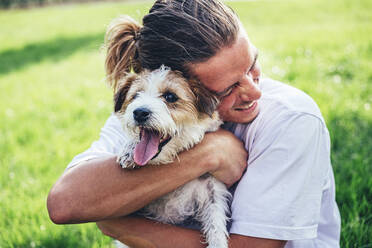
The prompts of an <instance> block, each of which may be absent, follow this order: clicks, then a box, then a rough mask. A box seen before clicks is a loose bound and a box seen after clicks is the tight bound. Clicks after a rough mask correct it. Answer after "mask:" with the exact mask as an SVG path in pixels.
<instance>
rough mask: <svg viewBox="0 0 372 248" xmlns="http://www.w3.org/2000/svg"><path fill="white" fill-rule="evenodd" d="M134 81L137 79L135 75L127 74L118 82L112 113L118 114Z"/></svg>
mask: <svg viewBox="0 0 372 248" xmlns="http://www.w3.org/2000/svg"><path fill="white" fill-rule="evenodd" d="M136 79H137V74H133V73H131V74H128V75H127V76H126V77H124V78H123V79H122V80H120V82H119V85H118V87H117V89H116V91H115V94H114V111H115V112H118V111H119V110H120V109H121V107H122V106H123V103H124V101H125V98H126V97H127V93H128V91H129V89H130V87H131V85H132V83H133V81H134V80H136Z"/></svg>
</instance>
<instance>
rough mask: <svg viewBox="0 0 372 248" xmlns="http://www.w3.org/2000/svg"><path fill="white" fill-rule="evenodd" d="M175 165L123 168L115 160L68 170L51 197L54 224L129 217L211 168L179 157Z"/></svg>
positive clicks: (92, 163)
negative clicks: (192, 164) (191, 164)
mask: <svg viewBox="0 0 372 248" xmlns="http://www.w3.org/2000/svg"><path fill="white" fill-rule="evenodd" d="M180 161H181V162H182V166H180V162H179V161H178V160H176V161H175V162H174V163H172V164H167V165H161V166H145V167H143V168H140V169H134V170H129V169H122V168H120V166H119V165H118V164H117V163H116V157H114V156H112V157H108V158H103V159H95V160H91V161H88V162H85V163H84V164H80V165H77V166H76V168H71V169H70V170H69V171H67V172H66V173H65V174H64V175H63V176H62V177H61V178H60V179H59V180H58V181H57V183H56V184H55V185H54V186H53V188H52V190H51V191H50V193H49V196H48V202H47V203H48V210H49V214H50V217H51V219H52V220H53V221H54V222H55V223H59V224H61V223H80V222H89V221H98V220H103V219H109V218H114V217H119V216H123V215H127V214H130V213H132V212H134V211H136V210H138V209H140V208H142V207H143V206H145V205H146V204H148V203H150V202H151V201H152V200H154V199H156V198H158V197H160V196H162V195H164V194H166V193H168V192H170V191H172V190H174V189H175V188H177V187H178V186H180V185H183V184H185V183H186V182H188V181H190V180H192V179H194V178H197V177H198V176H200V175H202V174H204V173H206V172H207V171H208V168H206V167H203V166H200V167H198V166H189V163H195V161H192V160H190V159H189V157H188V156H180Z"/></svg>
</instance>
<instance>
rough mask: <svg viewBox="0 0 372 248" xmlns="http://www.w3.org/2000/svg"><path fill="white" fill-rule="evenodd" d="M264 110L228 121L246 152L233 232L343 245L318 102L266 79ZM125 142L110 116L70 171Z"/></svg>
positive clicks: (300, 244)
mask: <svg viewBox="0 0 372 248" xmlns="http://www.w3.org/2000/svg"><path fill="white" fill-rule="evenodd" d="M260 87H261V89H262V93H263V94H262V97H261V99H260V100H259V107H260V113H259V115H258V116H257V118H256V119H255V120H254V121H253V122H251V123H249V124H233V123H226V124H225V125H224V127H225V128H226V129H229V130H230V131H232V132H234V134H235V135H236V136H237V137H238V138H240V139H241V140H242V141H243V142H244V143H245V147H246V149H247V151H248V153H249V158H248V167H247V171H246V172H245V173H244V175H243V177H242V178H241V180H240V181H239V183H238V184H237V186H236V188H235V192H234V197H233V201H232V203H231V211H232V216H231V219H232V223H231V227H230V233H234V234H240V235H245V236H252V237H260V238H269V239H279V240H288V242H287V244H286V246H285V248H313V247H319V248H331V247H332V248H335V247H339V235H340V215H339V212H338V208H337V204H336V202H335V184H334V178H333V171H332V166H331V162H330V140H329V133H328V130H327V127H326V125H325V122H324V120H323V118H322V116H321V113H320V111H319V109H318V107H317V105H316V103H315V102H314V101H313V100H312V99H311V98H310V97H309V96H308V95H306V94H305V93H303V92H302V91H300V90H298V89H296V88H293V87H291V86H288V85H285V84H283V83H280V82H277V81H274V80H271V79H262V80H261V82H260ZM125 140H126V137H125V134H124V133H123V131H122V128H121V124H120V122H119V120H118V119H117V118H116V117H115V116H114V115H112V116H110V118H109V119H108V120H107V122H106V124H105V125H104V127H103V128H102V130H101V134H100V139H99V140H98V141H96V142H94V143H93V144H92V146H91V147H90V148H89V149H88V150H87V151H85V152H83V153H81V154H79V155H77V156H76V157H75V158H74V159H73V160H72V161H71V163H70V164H69V165H68V168H70V167H72V166H74V165H76V164H78V163H80V162H82V161H86V160H89V159H93V158H97V157H102V156H107V155H112V154H118V153H119V152H120V148H121V147H122V145H123V144H124V142H125Z"/></svg>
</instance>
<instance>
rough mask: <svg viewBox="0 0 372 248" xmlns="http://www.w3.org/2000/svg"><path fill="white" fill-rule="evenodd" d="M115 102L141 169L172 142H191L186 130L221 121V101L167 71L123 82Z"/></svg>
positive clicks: (126, 79) (144, 74)
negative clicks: (185, 140) (219, 104)
mask: <svg viewBox="0 0 372 248" xmlns="http://www.w3.org/2000/svg"><path fill="white" fill-rule="evenodd" d="M114 102H115V112H116V114H117V115H118V117H119V119H121V121H122V123H123V127H124V131H125V132H126V133H127V134H128V135H129V136H130V138H131V139H132V140H133V141H134V143H135V144H136V145H135V149H134V156H133V157H134V162H135V163H136V164H137V165H140V166H141V165H145V164H147V163H148V162H149V161H150V160H152V159H154V158H155V157H156V156H158V155H159V153H160V152H161V151H162V148H163V147H164V146H166V145H167V143H168V142H173V143H175V140H177V139H178V140H180V139H188V137H182V136H183V133H185V130H187V129H190V128H192V127H194V129H195V126H198V125H200V124H202V123H203V122H205V121H206V120H215V121H217V120H218V115H217V113H216V112H215V110H216V107H217V103H218V102H217V99H216V98H215V97H214V96H213V95H212V94H211V93H210V92H209V91H208V90H206V89H205V88H204V87H203V86H202V85H201V84H199V83H198V82H196V81H186V80H185V78H183V77H182V76H181V74H180V73H178V72H174V71H171V70H169V69H168V68H166V67H161V68H160V69H158V70H155V71H152V72H150V71H146V70H145V71H143V72H141V73H140V74H139V75H136V74H130V75H128V76H126V77H125V78H123V79H122V80H121V81H120V83H119V86H118V89H117V91H116V94H115V97H114ZM201 129H202V131H201V132H202V133H204V132H205V131H206V130H205V128H204V129H203V127H201ZM198 133H199V132H198ZM187 136H190V135H187ZM191 136H192V135H191ZM199 136H200V135H199ZM192 142H194V143H195V141H192ZM196 142H198V141H196ZM168 146H169V145H168ZM187 146H190V145H186V147H187Z"/></svg>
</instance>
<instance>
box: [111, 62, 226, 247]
mask: <svg viewBox="0 0 372 248" xmlns="http://www.w3.org/2000/svg"><path fill="white" fill-rule="evenodd" d="M114 102H115V113H116V115H117V116H118V117H119V119H120V120H121V122H122V124H123V129H124V131H125V133H126V134H127V136H128V137H129V138H130V141H129V142H128V143H127V144H126V145H125V147H124V148H123V152H122V153H121V154H120V155H119V156H118V162H119V163H120V165H121V166H122V167H123V168H136V167H141V166H145V165H147V164H166V163H170V162H172V161H173V160H174V159H176V157H177V154H178V153H179V152H181V151H183V150H187V149H190V148H191V147H193V146H194V145H195V144H197V143H199V142H200V141H201V140H202V139H203V137H204V134H205V132H208V131H215V130H217V129H218V127H219V126H220V124H221V121H220V119H219V117H218V113H217V111H216V105H217V103H218V102H217V100H216V98H215V97H214V96H213V95H211V94H210V93H209V92H208V91H207V90H206V89H205V88H203V86H202V85H200V84H199V83H198V82H196V81H195V82H193V81H192V80H191V81H186V80H185V79H184V78H183V77H182V76H181V74H180V73H178V72H175V71H171V70H170V69H169V68H167V67H164V66H162V67H161V68H160V69H158V70H155V71H152V72H150V71H147V70H145V71H143V72H141V73H140V74H139V75H137V74H129V75H127V76H126V77H124V78H123V79H122V80H121V81H120V82H119V86H118V90H117V91H116V94H115V97H114ZM229 198H230V193H229V192H228V190H227V189H226V186H225V185H224V184H223V183H221V182H219V181H218V180H216V179H215V178H214V177H213V176H211V175H209V174H206V175H204V176H202V177H200V178H197V179H194V180H193V181H191V182H189V183H187V184H185V185H183V186H181V187H179V188H177V189H176V190H175V191H173V192H170V193H168V194H167V195H165V196H163V197H161V198H160V199H157V200H155V201H153V202H152V203H150V204H149V205H147V206H145V208H144V209H143V211H142V212H143V213H144V214H145V216H146V217H148V218H150V219H153V220H157V221H160V222H163V223H170V224H177V223H181V222H182V221H184V220H185V219H187V218H189V217H193V218H194V219H196V220H197V221H199V222H200V223H201V228H202V232H203V234H204V236H205V240H206V242H207V243H208V244H209V246H208V247H209V248H222V247H227V246H228V244H227V238H228V233H227V230H226V222H227V219H228V217H227V216H226V214H227V212H228V199H229Z"/></svg>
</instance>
